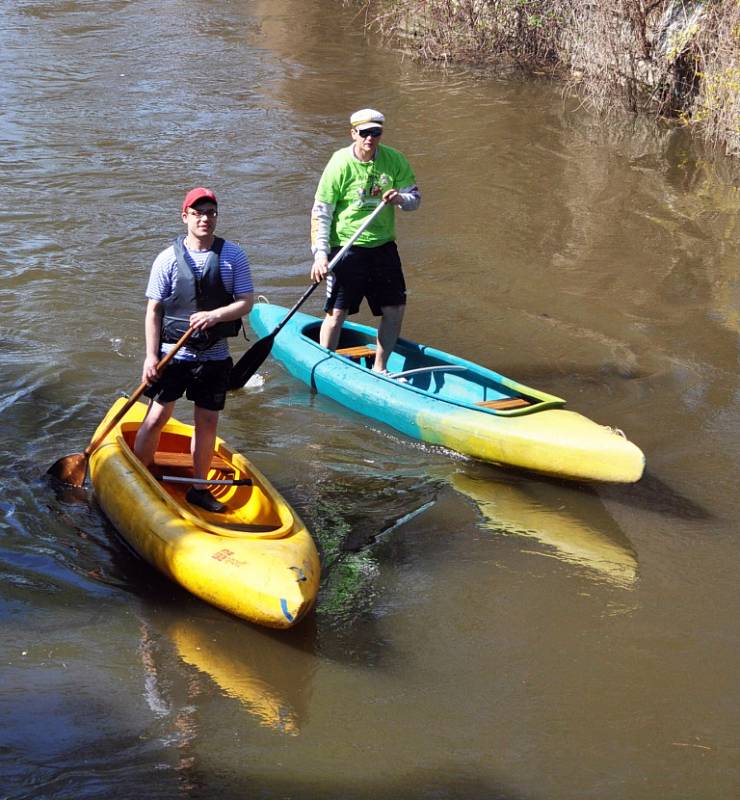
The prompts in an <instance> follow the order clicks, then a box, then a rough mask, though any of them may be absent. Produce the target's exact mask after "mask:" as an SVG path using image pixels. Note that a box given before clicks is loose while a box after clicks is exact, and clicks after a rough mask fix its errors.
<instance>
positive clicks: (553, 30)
mask: <svg viewBox="0 0 740 800" xmlns="http://www.w3.org/2000/svg"><path fill="white" fill-rule="evenodd" d="M345 2H348V3H350V4H352V5H355V6H358V7H359V8H360V10H361V13H362V14H363V15H364V19H365V23H366V25H367V26H368V27H369V28H371V29H373V30H376V31H379V32H380V33H381V34H382V35H383V36H384V37H386V38H389V39H392V40H394V41H396V42H398V43H401V45H402V46H403V48H404V49H406V50H410V51H411V52H413V53H414V55H415V56H416V57H417V58H419V59H420V60H422V61H426V62H437V63H441V64H452V63H458V64H460V63H468V64H475V65H477V66H485V67H489V68H492V69H502V68H506V69H511V68H512V67H515V68H517V69H522V70H536V71H546V72H548V73H554V74H557V75H559V76H562V77H565V79H566V80H568V81H570V82H571V84H572V86H573V87H574V88H575V89H576V91H578V93H579V94H580V95H581V96H582V97H583V98H584V99H585V101H586V102H588V103H589V104H590V105H592V106H593V107H594V108H597V109H598V110H600V111H602V112H607V111H610V110H612V109H615V108H617V107H619V106H620V105H621V106H623V107H625V108H627V109H628V110H629V111H631V112H634V113H650V114H655V115H657V116H660V117H662V118H669V119H674V120H677V121H678V122H680V123H682V124H685V125H689V126H693V127H695V128H696V129H697V130H698V131H700V133H701V135H702V136H703V138H705V139H706V140H707V141H708V142H709V143H710V144H712V145H715V146H718V147H722V148H724V150H725V151H726V152H727V153H728V154H731V155H735V156H740V0H345Z"/></svg>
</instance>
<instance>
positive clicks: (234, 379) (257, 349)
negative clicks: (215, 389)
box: [229, 332, 275, 389]
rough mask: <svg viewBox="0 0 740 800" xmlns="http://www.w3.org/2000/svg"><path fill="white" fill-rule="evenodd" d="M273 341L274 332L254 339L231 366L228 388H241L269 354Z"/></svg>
mask: <svg viewBox="0 0 740 800" xmlns="http://www.w3.org/2000/svg"><path fill="white" fill-rule="evenodd" d="M274 341H275V332H273V333H271V334H270V335H269V336H265V337H263V338H262V339H260V340H259V341H256V342H255V343H254V344H253V345H252V346H251V347H250V348H249V350H247V352H246V353H245V354H244V355H243V356H242V357H241V358H240V359H239V360H238V361H237V362H236V364H234V366H233V367H232V368H231V376H230V377H229V389H241V388H242V386H244V384H245V383H246V382H247V381H248V380H249V379H250V378H251V377H252V375H254V373H255V372H257V370H258V369H259V368H260V367H261V366H262V363H263V362H264V360H265V359H266V358H267V356H269V355H270V350H272V343H273V342H274Z"/></svg>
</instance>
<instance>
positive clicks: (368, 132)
mask: <svg viewBox="0 0 740 800" xmlns="http://www.w3.org/2000/svg"><path fill="white" fill-rule="evenodd" d="M355 130H357V128H355ZM357 135H358V136H359V137H360V139H367V137H368V136H372V137H373V139H377V138H378V136H382V135H383V129H382V128H365V130H364V131H357Z"/></svg>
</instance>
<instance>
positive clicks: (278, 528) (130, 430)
mask: <svg viewBox="0 0 740 800" xmlns="http://www.w3.org/2000/svg"><path fill="white" fill-rule="evenodd" d="M168 425H169V423H168ZM138 427H139V423H138V422H124V423H123V424H121V425H120V427H119V431H118V433H117V434H116V436H115V438H114V439H113V440H112V441H107V442H104V443H103V444H102V445H100V447H99V448H98V450H103V448H105V447H117V448H119V450H120V452H121V453H122V454H123V455H124V456H125V457H126V460H127V461H128V462H129V464H130V465H131V467H132V468H133V469H134V470H136V472H137V474H138V475H139V477H140V478H141V479H142V480H143V481H145V482H146V483H147V485H148V486H149V487H150V488H151V489H152V490H153V491H154V492H156V494H157V495H158V496H159V497H160V499H161V500H162V501H163V502H164V503H165V504H166V505H167V507H168V508H169V509H170V510H171V511H173V512H174V513H176V514H177V515H178V516H180V517H182V518H183V519H186V520H188V522H191V523H193V524H194V525H196V526H197V527H198V528H200V529H201V530H203V531H206V532H208V533H212V534H215V535H216V536H224V537H230V538H239V539H281V538H283V537H285V536H288V535H289V534H291V533H292V532H293V529H294V526H295V520H294V518H293V514H292V513H291V512H290V510H289V509H288V507H287V506H285V505H284V504H281V503H276V502H275V501H274V496H273V493H272V492H271V491H270V490H268V489H266V488H264V487H263V486H262V481H261V480H260V477H261V476H259V475H255V474H254V471H253V470H251V469H248V465H247V464H246V463H244V464H239V461H240V460H241V459H239V458H238V455H239V454H238V453H231V452H230V451H229V450H228V448H226V447H225V445H224V443H223V441H222V440H221V439H217V440H216V452H217V453H219V454H220V455H221V456H222V457H224V458H225V460H227V461H229V462H230V463H231V464H233V466H234V469H235V471H237V472H239V473H244V474H245V475H246V474H249V477H251V478H252V486H245V487H240V489H241V490H242V491H247V492H253V491H259V492H262V494H263V496H264V497H265V498H267V499H268V500H269V502H270V504H271V506H272V508H273V510H274V512H275V515H276V516H277V518H278V521H279V524H276V525H264V524H255V525H249V524H242V523H239V522H236V523H227V524H224V525H217V524H214V523H212V522H209V521H208V520H205V519H203V517H201V516H200V515H199V514H196V513H194V512H192V511H190V509H189V508H188V507H187V506H186V505H185V504H184V503H179V502H177V500H176V499H175V498H174V497H173V496H172V495H171V494H170V493H169V492H168V491H167V490H166V489H165V488H164V486H163V485H162V483H160V481H158V480H157V478H156V477H155V476H154V475H153V474H152V472H151V471H150V470H149V469H147V468H146V467H145V466H144V465H143V464H142V463H141V461H139V459H138V458H137V457H136V455H134V452H133V450H132V449H131V447H130V445H129V443H128V441H127V439H126V435H128V436H131V435H132V434H134V433H135V432H136V430H138ZM162 433H163V434H164V433H172V434H173V435H180V434H178V433H177V432H176V431H173V430H171V429H170V430H168V426H167V425H165V427H164V430H163V431H162Z"/></svg>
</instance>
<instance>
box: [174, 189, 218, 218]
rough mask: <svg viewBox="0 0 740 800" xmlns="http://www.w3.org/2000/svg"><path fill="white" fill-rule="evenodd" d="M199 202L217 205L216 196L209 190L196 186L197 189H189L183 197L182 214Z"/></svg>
mask: <svg viewBox="0 0 740 800" xmlns="http://www.w3.org/2000/svg"><path fill="white" fill-rule="evenodd" d="M199 200H211V201H212V202H213V203H215V204H216V205H218V200H216V195H215V194H214V193H213V192H212V191H211V190H210V189H206V188H205V187H203V186H198V188H197V189H191V190H190V191H189V192H188V193H187V194H186V195H185V199H184V200H183V202H182V210H183V213H185V211H187V209H188V208H192V206H194V205H195V204H196V203H197V202H198V201H199Z"/></svg>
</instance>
